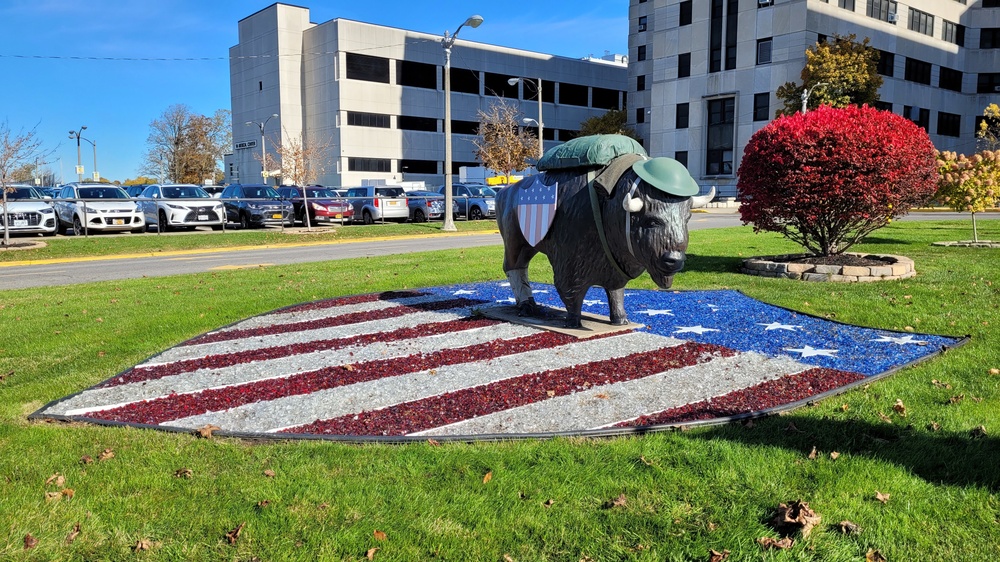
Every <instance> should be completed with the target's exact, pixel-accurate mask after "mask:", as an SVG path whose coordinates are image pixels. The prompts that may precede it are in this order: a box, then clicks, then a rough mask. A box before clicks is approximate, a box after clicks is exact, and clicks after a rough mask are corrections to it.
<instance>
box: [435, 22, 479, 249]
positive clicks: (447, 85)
mask: <svg viewBox="0 0 1000 562" xmlns="http://www.w3.org/2000/svg"><path fill="white" fill-rule="evenodd" d="M482 23H483V16H480V15H474V16H470V17H469V19H467V20H465V22H463V23H462V25H460V26H458V29H456V30H455V33H452V34H451V35H448V31H447V30H446V31H445V32H444V37H442V38H441V46H442V47H444V208H445V213H444V225H442V226H441V230H444V231H448V232H454V231H455V230H457V229H456V228H455V220H454V217H452V216H451V205H452V196H451V186H452V182H451V179H452V178H451V47H452V45H454V44H455V39H456V38H457V37H458V32H459V31H462V28H463V27H465V26H469V27H472V28H476V27H479V26H480V24H482Z"/></svg>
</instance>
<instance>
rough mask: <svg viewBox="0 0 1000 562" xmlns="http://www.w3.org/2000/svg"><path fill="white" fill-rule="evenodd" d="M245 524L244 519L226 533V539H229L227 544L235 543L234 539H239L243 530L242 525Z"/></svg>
mask: <svg viewBox="0 0 1000 562" xmlns="http://www.w3.org/2000/svg"><path fill="white" fill-rule="evenodd" d="M246 524H247V522H246V521H244V522H242V523H240V524H239V525H237V526H236V528H235V529H233V530H232V531H229V532H228V533H226V540H228V541H229V544H236V541H237V540H239V538H240V533H242V532H243V527H246Z"/></svg>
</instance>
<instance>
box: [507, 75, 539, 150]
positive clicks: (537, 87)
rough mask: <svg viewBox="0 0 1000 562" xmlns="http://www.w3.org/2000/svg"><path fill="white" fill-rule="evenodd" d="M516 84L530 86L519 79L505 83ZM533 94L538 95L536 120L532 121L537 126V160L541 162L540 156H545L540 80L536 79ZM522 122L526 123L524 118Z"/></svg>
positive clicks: (525, 81)
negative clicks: (522, 83)
mask: <svg viewBox="0 0 1000 562" xmlns="http://www.w3.org/2000/svg"><path fill="white" fill-rule="evenodd" d="M518 82H524V83H525V84H531V82H529V81H527V80H524V79H521V78H511V79H509V80H507V83H508V84H510V85H511V86H513V85H514V84H517V83H518ZM534 86H535V92H536V93H537V94H538V120H537V121H536V120H534V119H532V121H535V123H537V124H538V159H539V160H541V159H542V156H544V155H545V146H544V145H545V135H544V133H543V130H544V125H542V79H541V78H537V79H536V81H535V83H534ZM524 122H525V123H527V122H528V119H527V118H525V119H524Z"/></svg>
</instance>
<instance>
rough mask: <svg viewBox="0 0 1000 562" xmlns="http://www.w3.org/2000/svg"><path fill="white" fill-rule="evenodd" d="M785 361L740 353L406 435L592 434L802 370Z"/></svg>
mask: <svg viewBox="0 0 1000 562" xmlns="http://www.w3.org/2000/svg"><path fill="white" fill-rule="evenodd" d="M809 368H812V366H809V365H804V364H802V363H799V362H797V361H794V360H792V359H790V358H787V357H779V358H775V357H768V356H765V355H762V354H759V353H752V352H751V353H744V354H740V355H737V356H735V357H719V358H715V359H712V360H711V361H708V362H706V363H700V364H698V365H691V366H688V367H682V368H680V369H674V370H670V371H666V372H664V373H660V374H657V375H653V376H649V377H645V378H642V379H635V380H631V381H625V382H620V383H614V384H609V385H601V386H594V387H591V388H590V389H588V390H586V391H582V392H577V393H575V394H570V395H566V396H559V397H556V398H550V399H548V400H543V401H541V402H535V403H533V404H528V405H525V406H520V407H517V408H511V409H509V410H504V411H502V412H496V413H494V414H489V415H485V416H480V417H477V418H472V419H469V420H465V421H462V422H458V423H454V424H450V425H447V426H442V427H438V428H434V429H431V430H428V431H422V432H417V433H413V434H411V435H427V436H434V435H480V434H493V433H545V432H556V431H582V430H587V429H598V428H602V427H607V426H610V425H614V424H616V423H619V422H623V421H627V420H632V419H635V418H637V417H639V416H642V415H646V414H654V413H657V412H662V411H663V410H668V409H670V408H676V407H679V406H683V405H685V404H691V403H694V402H700V401H702V400H708V399H709V398H712V397H714V396H722V395H724V394H728V393H730V392H733V391H736V390H740V389H743V388H747V387H750V386H754V385H757V384H760V383H762V382H765V381H769V380H774V379H778V378H781V377H783V376H785V375H788V374H792V373H797V372H801V371H804V370H806V369H809Z"/></svg>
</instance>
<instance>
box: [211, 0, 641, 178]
mask: <svg viewBox="0 0 1000 562" xmlns="http://www.w3.org/2000/svg"><path fill="white" fill-rule="evenodd" d="M456 25H457V24H456ZM487 25H488V22H487ZM474 33H475V30H474V29H470V28H465V29H463V32H462V34H461V38H458V39H457V41H455V43H454V46H453V47H452V49H451V64H450V66H451V73H450V76H451V92H452V99H451V101H452V103H451V115H452V120H451V125H452V135H453V142H452V145H453V154H452V162H453V166H452V168H453V172H452V173H454V174H455V176H456V181H457V177H458V170H459V168H460V167H461V166H471V167H475V166H479V165H480V164H479V163H478V162H477V161H476V158H475V147H474V146H473V145H472V142H471V140H472V139H473V138H474V136H475V133H476V129H477V127H478V112H479V111H480V110H483V111H485V110H487V109H488V108H489V107H490V105H491V104H492V103H493V102H495V101H496V100H497V99H498V98H503V99H504V100H505V101H507V102H510V103H515V104H518V107H519V108H520V110H521V112H522V113H523V114H524V116H525V118H529V119H533V120H535V121H534V124H537V121H538V119H539V115H538V96H537V86H538V84H539V81H540V83H541V97H542V115H541V121H542V125H543V127H542V131H543V136H544V137H545V147H546V148H548V147H551V146H554V145H555V144H558V143H559V142H562V141H565V140H568V139H570V138H572V137H573V136H574V135H575V134H576V132H577V130H578V129H579V127H580V123H581V122H582V121H584V120H586V119H588V118H590V117H595V116H599V115H603V114H604V113H605V112H607V111H608V110H610V109H620V108H622V107H624V104H625V95H626V94H625V89H626V86H627V72H628V70H627V67H626V64H625V62H624V60H621V61H617V62H616V61H615V60H610V61H604V60H593V59H588V60H578V59H571V58H564V57H557V56H553V55H547V54H542V53H535V52H529V51H523V50H517V49H510V48H505V47H497V46H493V45H487V44H483V43H476V42H472V41H466V40H464V38H465V37H467V36H473V35H474ZM611 58H612V59H614V57H611ZM230 60H231V62H230V69H231V77H230V87H231V93H232V112H233V114H232V122H233V144H234V146H233V154H232V155H231V156H229V157H228V158H227V162H226V176H227V181H228V182H230V183H237V182H243V183H251V182H253V183H257V182H260V181H261V177H262V167H261V163H260V154H261V149H262V146H261V145H262V144H264V145H266V150H267V152H268V153H269V154H271V155H273V154H274V149H275V147H277V146H280V145H281V143H294V142H301V143H302V144H303V145H304V146H306V147H309V146H313V147H315V146H324V147H328V149H327V150H325V151H324V154H325V156H324V157H322V158H321V159H320V160H321V161H319V162H317V163H316V165H317V167H322V168H323V169H324V171H323V173H321V174H320V175H319V176H318V177H317V178H316V179H317V182H318V183H320V184H322V185H328V186H351V185H361V184H362V182H365V181H370V180H385V181H387V182H389V183H392V182H400V181H425V182H427V183H428V184H432V185H433V184H438V185H440V184H442V183H444V172H445V170H444V162H445V142H444V105H445V104H444V100H445V98H444V66H445V55H444V49H443V45H442V37H441V36H439V35H433V34H428V33H420V32H415V31H406V30H402V29H396V28H391V27H385V26H380V25H374V24H369V23H362V22H356V21H350V20H345V19H334V20H330V21H327V22H325V23H321V24H316V23H311V22H310V21H309V10H308V9H307V8H302V7H298V6H291V5H287V4H273V5H271V6H269V7H267V8H264V9H263V10H261V11H259V12H257V13H255V14H253V15H251V16H248V17H246V18H244V19H242V20H240V22H239V44H238V45H236V46H234V47H232V48H231V49H230ZM511 78H520V79H521V80H519V81H518V82H517V83H515V84H514V85H511V84H510V83H509V80H510V79H511ZM272 115H277V116H278V117H277V118H273V117H271V116H272ZM262 129H263V138H262V134H261V133H262ZM535 130H536V132H537V128H536V129H535ZM272 157H273V156H272ZM274 181H275V180H274V179H272V180H271V182H272V183H274Z"/></svg>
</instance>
